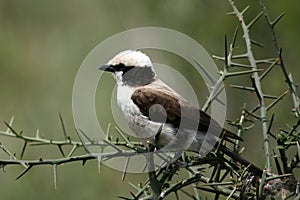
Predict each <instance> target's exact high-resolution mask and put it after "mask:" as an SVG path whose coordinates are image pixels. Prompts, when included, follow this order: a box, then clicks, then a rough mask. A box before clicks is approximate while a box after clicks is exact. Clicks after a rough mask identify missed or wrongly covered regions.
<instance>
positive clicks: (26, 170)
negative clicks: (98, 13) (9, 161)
mask: <svg viewBox="0 0 300 200" xmlns="http://www.w3.org/2000/svg"><path fill="white" fill-rule="evenodd" d="M32 166H33V165H29V166H28V167H27V168H26V169H25V170H23V171H22V172H21V173H20V174H19V175H18V176H17V177H16V180H18V179H19V178H21V177H22V176H23V175H24V174H26V173H27V172H28V171H29V170H30V169H31V168H32Z"/></svg>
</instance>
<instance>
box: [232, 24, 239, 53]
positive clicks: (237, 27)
mask: <svg viewBox="0 0 300 200" xmlns="http://www.w3.org/2000/svg"><path fill="white" fill-rule="evenodd" d="M238 30H239V26H236V28H235V30H234V34H233V38H232V42H231V48H232V49H233V48H234V47H235V42H236V38H237V34H238Z"/></svg>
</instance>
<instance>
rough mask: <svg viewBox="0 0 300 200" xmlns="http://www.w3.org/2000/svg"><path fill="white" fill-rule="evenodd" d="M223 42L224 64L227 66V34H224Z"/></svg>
mask: <svg viewBox="0 0 300 200" xmlns="http://www.w3.org/2000/svg"><path fill="white" fill-rule="evenodd" d="M224 40H225V44H224V55H225V56H224V57H225V66H226V67H228V50H227V35H226V34H225V39H224Z"/></svg>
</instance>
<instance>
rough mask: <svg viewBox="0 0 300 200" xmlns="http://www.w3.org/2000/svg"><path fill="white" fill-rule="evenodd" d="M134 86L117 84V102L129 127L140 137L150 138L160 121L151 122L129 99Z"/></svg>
mask: <svg viewBox="0 0 300 200" xmlns="http://www.w3.org/2000/svg"><path fill="white" fill-rule="evenodd" d="M134 91H135V88H133V87H130V86H126V85H118V90H117V102H118V105H119V107H120V108H121V110H122V112H123V114H124V116H125V119H126V120H127V123H128V125H129V127H130V129H131V130H132V131H133V132H134V133H135V134H136V136H137V137H140V138H145V139H148V138H152V137H153V136H155V135H156V133H157V132H158V130H159V128H160V126H161V125H162V124H161V123H156V122H152V121H150V120H149V118H148V117H146V116H144V115H143V114H142V113H141V112H140V110H139V108H138V107H137V106H136V105H135V104H134V103H133V101H132V100H131V96H132V94H133V93H134Z"/></svg>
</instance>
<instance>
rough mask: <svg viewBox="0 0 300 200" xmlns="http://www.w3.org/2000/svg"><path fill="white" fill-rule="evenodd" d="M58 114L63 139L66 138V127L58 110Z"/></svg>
mask: <svg viewBox="0 0 300 200" xmlns="http://www.w3.org/2000/svg"><path fill="white" fill-rule="evenodd" d="M58 116H59V120H60V124H61V127H62V130H63V134H64V137H65V140H68V136H67V131H66V128H65V123H64V120H63V117H62V115H61V113H60V112H59V113H58Z"/></svg>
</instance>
